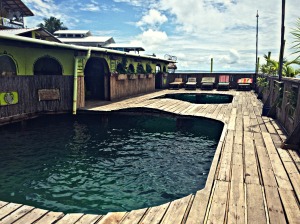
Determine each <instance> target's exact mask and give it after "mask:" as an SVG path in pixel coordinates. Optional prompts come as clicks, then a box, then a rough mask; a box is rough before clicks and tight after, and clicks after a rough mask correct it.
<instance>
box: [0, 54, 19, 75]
mask: <svg viewBox="0 0 300 224" xmlns="http://www.w3.org/2000/svg"><path fill="white" fill-rule="evenodd" d="M0 75H2V76H11V75H17V67H16V64H15V62H14V61H13V59H12V58H11V57H9V56H7V55H1V56H0Z"/></svg>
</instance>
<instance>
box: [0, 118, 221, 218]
mask: <svg viewBox="0 0 300 224" xmlns="http://www.w3.org/2000/svg"><path fill="white" fill-rule="evenodd" d="M204 127H205V128H204ZM222 129H223V124H222V123H221V122H217V121H213V120H209V119H200V118H197V119H195V118H190V117H182V118H180V117H174V116H153V115H142V114H135V113H126V114H122V113H118V114H103V115H99V114H98V115H90V114H89V115H78V116H68V115H55V116H43V117H39V118H36V119H33V120H28V121H23V122H21V123H16V124H11V125H8V126H3V127H0V141H1V149H0V155H1V156H0V163H1V167H0V200H3V201H9V202H15V203H21V204H26V205H32V206H35V207H38V208H44V209H48V210H52V211H62V212H65V213H70V212H80V213H97V214H105V213H107V212H110V211H125V210H126V211H128V210H133V209H139V208H144V207H149V206H155V205H159V204H163V203H166V202H169V201H172V200H174V199H177V198H180V197H183V196H186V195H188V194H191V193H195V192H196V191H197V190H199V189H201V188H203V187H204V185H205V182H206V178H207V175H208V171H209V169H210V165H211V162H212V159H213V156H214V153H215V149H216V147H217V144H218V141H219V138H220V135H221V132H222Z"/></svg>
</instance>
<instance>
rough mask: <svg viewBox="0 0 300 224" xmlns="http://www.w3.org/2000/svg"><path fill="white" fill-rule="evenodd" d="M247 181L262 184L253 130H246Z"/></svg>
mask: <svg viewBox="0 0 300 224" xmlns="http://www.w3.org/2000/svg"><path fill="white" fill-rule="evenodd" d="M244 152H245V155H244V156H245V183H249V184H260V180H259V174H258V166H257V161H256V152H255V148H254V143H253V135H252V133H251V132H244Z"/></svg>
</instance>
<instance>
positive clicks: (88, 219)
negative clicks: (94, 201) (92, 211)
mask: <svg viewBox="0 0 300 224" xmlns="http://www.w3.org/2000/svg"><path fill="white" fill-rule="evenodd" d="M101 217H102V216H101V215H84V216H82V217H81V218H80V219H79V220H78V221H77V222H76V224H94V223H96V222H97V221H98V220H99V219H101Z"/></svg>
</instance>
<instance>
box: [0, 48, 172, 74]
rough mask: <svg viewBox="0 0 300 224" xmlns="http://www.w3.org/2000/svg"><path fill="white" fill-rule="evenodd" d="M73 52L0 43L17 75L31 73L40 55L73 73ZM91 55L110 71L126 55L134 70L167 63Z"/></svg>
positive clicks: (101, 54)
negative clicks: (57, 62) (58, 63)
mask: <svg viewBox="0 0 300 224" xmlns="http://www.w3.org/2000/svg"><path fill="white" fill-rule="evenodd" d="M74 53H75V50H69V49H63V48H57V49H48V48H47V49H43V48H34V47H24V46H21V47H15V46H10V45H9V46H7V45H5V44H2V43H0V56H1V55H4V54H6V55H8V56H10V57H11V58H12V59H13V60H14V61H15V63H16V66H17V75H33V66H34V63H35V62H36V61H37V60H38V59H39V58H41V57H45V56H49V57H52V58H55V59H56V60H57V61H59V62H60V64H61V66H62V69H63V75H73V74H74ZM91 57H100V58H104V59H105V60H106V61H107V64H108V67H109V70H110V72H111V73H114V72H115V71H116V68H117V65H118V64H119V63H122V58H123V57H126V59H127V67H129V65H130V64H132V65H133V66H134V69H135V72H136V71H137V65H138V64H139V63H141V64H143V67H144V69H145V70H146V64H149V65H150V66H151V68H152V73H155V69H156V65H158V64H159V65H160V67H161V70H163V67H164V66H166V65H167V64H166V63H165V62H163V61H159V60H155V61H153V60H152V59H145V58H142V57H141V58H138V57H131V56H128V55H126V56H125V55H116V54H113V55H112V54H109V53H101V52H92V55H91ZM86 62H87V61H86V60H85V59H82V57H81V60H80V65H81V72H79V76H82V75H83V74H82V71H83V70H84V66H85V64H86Z"/></svg>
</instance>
